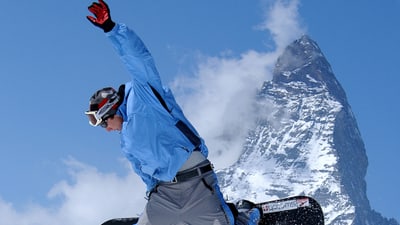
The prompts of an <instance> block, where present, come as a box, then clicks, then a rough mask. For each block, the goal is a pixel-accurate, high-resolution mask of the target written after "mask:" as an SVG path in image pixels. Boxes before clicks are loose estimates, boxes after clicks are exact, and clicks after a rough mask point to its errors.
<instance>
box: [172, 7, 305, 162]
mask: <svg viewBox="0 0 400 225" xmlns="http://www.w3.org/2000/svg"><path fill="white" fill-rule="evenodd" d="M298 5H299V3H298V1H296V0H293V1H286V2H284V1H276V2H275V3H274V4H273V5H272V6H271V8H270V9H269V11H268V12H266V20H265V21H264V22H263V23H261V25H259V28H260V29H263V30H268V31H269V32H270V33H271V34H272V36H273V39H274V42H275V43H276V50H275V51H274V52H256V51H248V52H246V53H243V54H241V55H240V57H238V58H233V57H227V56H224V57H204V56H203V57H201V58H200V60H199V65H198V69H197V71H196V72H195V74H194V75H193V76H191V77H190V76H184V77H182V76H181V77H178V78H177V79H176V80H175V81H174V83H173V89H174V91H175V94H176V95H177V99H178V101H179V102H180V103H181V104H182V107H183V108H184V111H185V113H186V115H187V116H188V117H189V118H190V120H191V121H192V122H193V124H194V125H195V126H196V128H197V129H198V131H199V133H200V134H201V135H202V137H203V138H204V139H205V141H206V144H207V146H208V147H209V150H210V159H211V160H212V161H213V162H214V164H215V166H216V167H217V168H224V167H227V166H229V165H231V164H232V163H234V162H235V161H236V160H237V159H238V157H239V155H240V154H241V151H242V144H243V143H244V140H245V137H246V135H247V132H248V130H249V129H251V128H253V127H254V123H255V121H256V119H257V116H259V113H258V111H259V109H258V107H259V105H257V104H256V102H255V100H256V99H255V95H256V93H257V91H258V88H260V87H261V85H262V83H263V81H266V80H269V79H271V78H272V69H273V67H274V64H275V62H276V59H277V56H278V55H279V54H280V53H281V52H282V51H283V49H284V47H286V46H287V45H288V44H289V43H290V42H292V41H293V40H294V39H296V38H299V37H300V35H301V34H302V33H304V32H303V28H301V27H300V25H299V23H298V22H297V21H298V20H299V18H298V11H297V9H298ZM264 107H265V106H264Z"/></svg>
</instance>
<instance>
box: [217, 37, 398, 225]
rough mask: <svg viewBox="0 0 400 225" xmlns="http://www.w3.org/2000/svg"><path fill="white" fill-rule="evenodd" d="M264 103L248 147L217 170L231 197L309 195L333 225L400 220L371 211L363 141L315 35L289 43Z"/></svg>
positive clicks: (265, 91) (262, 97)
mask: <svg viewBox="0 0 400 225" xmlns="http://www.w3.org/2000/svg"><path fill="white" fill-rule="evenodd" d="M257 104H258V106H259V111H260V115H259V117H258V118H256V120H257V125H256V127H254V129H252V130H251V131H250V132H249V135H248V137H247V139H246V140H245V143H244V147H243V154H242V155H241V157H240V158H239V160H238V161H237V162H236V163H235V164H234V165H233V166H231V167H230V168H227V169H225V170H221V171H219V173H218V175H219V179H220V183H221V187H222V190H223V192H224V193H225V194H226V196H227V198H229V199H230V200H232V201H235V200H238V199H242V198H247V199H249V200H253V201H266V200H272V199H277V198H283V197H288V196H293V195H309V196H312V197H314V198H315V199H317V200H318V201H319V202H320V204H321V205H322V207H323V210H324V213H325V223H326V224H328V225H333V224H341V225H342V224H348V225H350V224H354V225H361V224H379V225H389V224H390V225H398V224H399V223H398V222H396V221H394V220H387V219H385V218H383V217H382V216H381V215H380V214H379V213H376V212H374V211H373V210H371V207H370V205H369V201H368V198H367V196H366V183H365V174H366V170H367V166H368V159H367V156H366V152H365V147H364V143H363V141H362V138H361V135H360V132H359V130H358V126H357V122H356V119H355V118H354V115H353V113H352V111H351V108H350V106H349V104H348V102H347V98H346V95H345V92H344V90H343V88H342V87H341V85H340V84H339V82H338V81H337V79H336V78H335V75H334V74H333V71H332V69H331V66H330V65H329V63H328V61H327V60H326V58H325V56H324V55H323V53H322V52H321V50H320V48H319V47H318V45H317V43H316V42H315V41H313V40H312V39H311V38H310V37H308V36H306V35H305V36H302V37H301V38H300V39H299V40H296V41H294V42H293V43H292V44H291V45H289V46H288V47H287V48H286V50H285V51H284V52H283V54H282V55H281V56H280V57H279V58H278V60H277V62H276V67H275V70H274V76H273V79H272V80H271V81H268V82H265V83H264V84H263V86H262V89H261V91H260V93H259V95H258V98H257Z"/></svg>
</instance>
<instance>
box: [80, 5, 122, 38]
mask: <svg viewBox="0 0 400 225" xmlns="http://www.w3.org/2000/svg"><path fill="white" fill-rule="evenodd" d="M88 9H89V11H90V12H91V13H93V14H94V15H95V17H93V16H87V17H86V18H87V19H88V20H89V21H90V22H92V23H93V24H94V25H95V26H97V27H100V28H101V29H103V30H104V32H109V31H110V30H112V29H113V28H114V26H115V23H114V22H113V21H112V20H111V16H110V9H109V8H108V5H107V4H106V3H105V2H104V1H103V0H99V3H97V2H93V3H92V4H91V5H90V6H89V7H88Z"/></svg>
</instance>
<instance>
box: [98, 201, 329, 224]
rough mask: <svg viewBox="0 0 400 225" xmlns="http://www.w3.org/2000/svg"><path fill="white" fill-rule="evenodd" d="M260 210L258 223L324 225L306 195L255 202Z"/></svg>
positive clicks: (119, 221) (130, 220)
mask: <svg viewBox="0 0 400 225" xmlns="http://www.w3.org/2000/svg"><path fill="white" fill-rule="evenodd" d="M256 206H257V208H259V209H260V210H261V211H262V218H261V220H260V222H259V223H258V224H259V225H324V214H323V212H322V209H321V206H320V205H319V203H318V202H317V201H316V200H315V199H313V198H311V197H308V196H293V197H288V198H283V199H278V200H273V201H267V202H262V203H257V204H256ZM137 221H138V218H137V217H131V218H118V219H111V220H108V221H106V222H104V223H102V224H101V225H134V224H136V223H137Z"/></svg>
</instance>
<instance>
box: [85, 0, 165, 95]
mask: <svg viewBox="0 0 400 225" xmlns="http://www.w3.org/2000/svg"><path fill="white" fill-rule="evenodd" d="M88 9H89V11H90V12H92V13H93V14H94V17H93V16H87V19H88V20H89V21H90V22H92V23H93V24H94V25H95V26H97V27H99V28H101V29H103V31H104V32H105V33H106V35H107V36H108V37H109V39H110V40H111V42H112V44H113V46H114V48H115V49H116V51H117V53H118V54H119V56H120V57H121V59H122V61H123V63H124V64H125V65H126V67H127V69H128V71H129V72H130V74H131V75H132V79H133V80H134V81H137V82H141V83H143V84H144V83H150V84H151V85H152V86H154V87H156V88H157V89H158V90H161V80H160V77H159V74H158V71H157V68H156V66H155V63H154V60H153V57H152V56H151V54H150V52H149V51H148V49H147V48H146V46H145V45H144V43H143V41H142V40H141V39H140V38H139V37H138V35H137V34H136V33H135V32H134V31H133V30H131V29H129V28H128V27H127V26H126V25H125V24H116V23H115V22H113V21H112V19H111V14H110V9H109V7H108V5H107V4H106V3H105V2H104V1H103V0H99V2H98V3H96V2H93V3H92V5H90V6H89V7H88ZM159 88H160V89H159Z"/></svg>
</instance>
